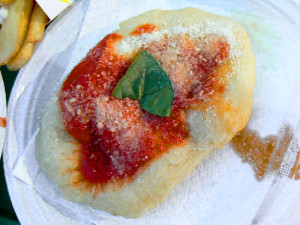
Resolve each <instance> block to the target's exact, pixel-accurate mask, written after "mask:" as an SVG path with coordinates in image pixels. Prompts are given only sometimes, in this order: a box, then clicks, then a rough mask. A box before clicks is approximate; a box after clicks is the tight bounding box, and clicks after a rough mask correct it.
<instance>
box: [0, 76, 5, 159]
mask: <svg viewBox="0 0 300 225" xmlns="http://www.w3.org/2000/svg"><path fill="white" fill-rule="evenodd" d="M4 118H5V119H6V94H5V88H4V83H3V79H2V74H1V72H0V120H2V119H4ZM5 130H6V128H5V127H1V126H0V158H1V155H2V150H3V145H4V139H5Z"/></svg>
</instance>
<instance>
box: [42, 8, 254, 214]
mask: <svg viewBox="0 0 300 225" xmlns="http://www.w3.org/2000/svg"><path fill="white" fill-rule="evenodd" d="M207 18H209V19H210V20H213V21H215V22H217V23H218V22H222V23H224V21H225V22H226V23H229V24H231V25H232V26H234V27H236V28H237V29H236V30H235V35H236V37H237V39H238V40H239V42H238V45H239V47H240V48H241V49H243V51H242V54H240V56H238V57H236V58H235V59H234V60H232V66H231V67H232V69H233V71H231V72H230V71H229V70H228V68H226V67H224V68H220V69H219V70H220V71H219V72H220V73H230V78H229V79H228V83H227V85H226V92H225V96H224V97H222V96H215V97H214V98H213V99H212V100H210V101H207V102H206V103H205V104H202V105H199V107H198V108H197V109H193V110H189V111H188V112H187V121H188V125H189V129H190V136H191V140H187V141H186V142H185V143H184V144H183V145H181V146H178V147H174V148H172V149H171V150H170V151H169V152H168V153H165V154H164V155H163V156H162V157H160V158H158V159H156V160H154V161H153V162H151V163H150V164H149V165H147V166H146V167H145V168H144V170H143V171H142V172H140V173H137V175H136V178H135V179H134V181H133V182H130V183H128V184H126V185H123V186H122V187H121V188H116V185H115V184H114V183H113V182H112V183H111V184H109V185H108V187H107V188H106V191H105V192H99V193H98V194H97V195H96V196H93V194H92V192H91V191H86V190H84V189H81V188H78V187H75V186H74V185H73V184H72V181H73V178H74V177H76V174H75V173H68V171H71V170H74V168H76V167H78V161H77V160H75V158H77V159H78V157H79V154H80V146H79V145H78V143H77V142H76V140H74V139H73V138H72V137H71V136H70V135H69V134H68V133H67V131H66V130H65V127H64V123H63V119H62V116H61V111H60V107H59V104H58V97H57V96H54V97H52V98H51V99H50V100H49V101H48V103H47V104H46V107H45V110H44V113H43V116H42V121H41V128H40V132H39V134H38V137H37V144H36V155H37V158H38V159H39V161H40V165H41V167H42V169H43V171H44V172H45V173H46V174H47V175H48V177H49V178H50V179H51V180H53V181H54V183H56V184H57V185H58V186H59V187H60V191H61V194H62V195H63V197H64V198H66V199H67V200H70V201H73V202H80V203H84V204H88V205H90V206H92V207H94V208H97V209H101V210H105V211H107V212H109V213H111V214H113V215H121V216H124V217H139V216H141V215H143V214H145V213H147V212H149V211H150V210H151V209H152V208H154V207H155V206H157V205H158V204H159V203H160V202H162V201H163V200H165V199H166V198H167V196H168V194H169V192H170V191H171V190H172V189H173V188H174V187H176V186H177V185H178V184H179V182H180V181H181V180H182V179H183V178H185V177H187V176H188V175H189V174H190V173H191V172H192V171H193V169H194V168H195V167H196V166H197V165H198V164H199V163H200V162H201V161H202V160H203V159H205V158H206V157H207V156H208V155H209V153H210V152H211V151H213V150H215V149H218V148H221V147H222V146H223V145H224V144H226V143H227V142H229V141H230V140H231V138H232V137H233V136H234V135H235V134H236V133H237V132H238V131H240V130H241V129H243V128H244V127H245V125H246V124H247V122H248V119H249V117H250V114H251V109H252V96H253V89H254V81H255V59H254V55H253V53H252V49H251V45H250V41H249V38H248V35H247V34H246V32H245V31H244V30H243V29H242V27H241V26H240V25H238V24H236V23H234V22H233V21H231V20H230V19H228V18H224V17H221V16H217V15H213V14H210V13H207V12H204V11H202V10H198V9H192V8H189V9H182V10H174V11H163V10H154V11H149V12H146V13H145V14H143V15H140V16H138V17H135V18H132V19H129V20H128V21H125V22H123V23H121V24H120V28H121V30H119V31H117V33H120V34H122V35H124V36H126V35H129V34H130V32H132V31H133V30H135V28H136V27H137V26H139V25H141V24H145V23H151V24H154V25H156V26H158V27H159V28H160V29H170V28H171V27H174V26H178V25H183V26H189V24H193V25H195V24H198V25H199V27H200V28H201V27H202V26H205V21H206V20H207ZM77 175H78V174H77Z"/></svg>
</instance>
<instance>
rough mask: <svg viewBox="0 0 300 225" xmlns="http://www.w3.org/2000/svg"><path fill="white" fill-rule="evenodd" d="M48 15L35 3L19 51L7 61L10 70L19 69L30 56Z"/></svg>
mask: <svg viewBox="0 0 300 225" xmlns="http://www.w3.org/2000/svg"><path fill="white" fill-rule="evenodd" d="M47 23H48V17H47V15H46V14H45V13H44V11H43V10H42V9H41V7H40V6H39V5H38V4H37V3H35V5H34V8H33V11H32V14H31V19H30V23H29V28H28V33H27V38H26V40H25V42H24V44H23V46H22V47H21V48H20V50H19V52H18V53H17V54H16V55H15V56H14V58H12V59H11V60H10V61H9V62H8V63H7V68H8V69H9V70H11V71H16V70H19V69H20V68H21V67H22V66H23V65H25V64H26V63H27V62H28V61H29V59H30V58H31V56H32V54H33V50H34V43H36V42H39V41H41V40H42V38H43V35H44V31H45V26H46V24H47Z"/></svg>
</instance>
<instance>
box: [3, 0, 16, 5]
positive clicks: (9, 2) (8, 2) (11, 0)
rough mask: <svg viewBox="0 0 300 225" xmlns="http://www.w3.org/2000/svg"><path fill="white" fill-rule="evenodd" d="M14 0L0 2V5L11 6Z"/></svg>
mask: <svg viewBox="0 0 300 225" xmlns="http://www.w3.org/2000/svg"><path fill="white" fill-rule="evenodd" d="M13 2H14V0H0V4H11V3H13Z"/></svg>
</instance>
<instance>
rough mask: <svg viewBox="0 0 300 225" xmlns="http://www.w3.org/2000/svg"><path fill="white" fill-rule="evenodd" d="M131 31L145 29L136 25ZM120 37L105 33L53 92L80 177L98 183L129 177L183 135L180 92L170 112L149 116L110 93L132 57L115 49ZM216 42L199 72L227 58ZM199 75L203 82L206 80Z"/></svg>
mask: <svg viewBox="0 0 300 225" xmlns="http://www.w3.org/2000/svg"><path fill="white" fill-rule="evenodd" d="M150 28H151V27H150ZM151 29H152V28H151ZM137 32H139V33H141V32H145V28H141V27H138V28H137ZM120 39H122V36H120V35H118V34H110V35H107V36H106V37H105V38H104V39H103V40H102V41H101V42H100V43H99V44H98V45H97V46H95V47H94V48H93V49H92V50H91V51H90V52H89V53H88V55H87V56H86V58H85V59H84V60H83V61H82V62H81V63H80V64H78V65H77V66H76V67H75V68H74V69H73V71H72V72H71V73H70V74H69V76H68V77H67V79H66V80H65V82H64V83H63V86H62V89H61V92H60V96H59V101H60V106H61V109H62V115H63V119H64V123H65V126H66V129H67V131H68V132H69V134H70V135H71V136H73V137H74V138H75V139H76V140H77V141H78V142H79V143H80V144H81V162H80V164H81V165H80V172H81V174H82V176H83V179H84V180H85V181H87V182H89V183H95V184H100V185H102V187H103V185H105V184H107V182H108V181H110V180H121V179H125V178H126V179H131V178H132V177H133V175H134V174H135V173H136V172H137V171H138V169H139V168H141V167H142V166H144V165H146V164H147V163H149V162H150V161H151V160H154V159H155V158H157V157H159V156H161V155H162V154H163V153H165V152H167V151H168V150H169V149H170V148H171V147H172V146H174V145H180V144H182V143H183V142H184V140H186V139H187V138H188V129H187V124H186V119H185V113H184V111H185V110H186V109H187V108H188V107H189V106H190V104H188V103H185V104H181V103H180V102H184V101H183V99H182V98H185V96H175V97H176V99H177V101H174V102H173V109H172V113H171V115H170V117H159V116H156V115H152V114H150V113H148V112H146V111H144V110H142V109H141V108H140V106H139V102H138V101H134V100H132V99H129V98H126V99H124V100H120V99H117V98H114V97H113V96H112V92H113V90H114V88H115V87H116V85H117V83H118V81H119V80H120V79H121V78H122V76H123V75H124V74H125V73H126V70H127V69H128V67H129V65H130V63H131V61H132V59H129V58H125V57H124V56H119V55H117V54H116V53H115V51H114V45H115V43H116V41H118V40H120ZM220 45H221V46H222V47H220V48H216V49H218V51H220V53H219V52H218V54H215V55H214V56H213V57H214V58H213V59H212V60H205V63H206V64H205V65H206V67H207V68H205V71H212V70H213V68H215V67H217V66H219V64H220V63H222V62H223V61H224V60H225V59H226V57H228V51H229V45H224V44H223V43H220ZM223 46H225V47H223ZM226 46H227V47H226ZM222 56H224V58H222V59H220V57H222ZM199 60H202V59H199ZM203 62H204V61H203ZM203 62H202V63H201V62H200V63H198V64H199V65H202V64H203ZM209 62H211V63H209ZM199 70H200V69H199ZM202 70H204V69H203V68H201V71H202ZM202 72H203V71H202ZM203 73H204V72H203ZM204 75H205V76H203V77H202V78H201V79H202V80H201V81H202V82H203V83H204V84H205V82H206V80H209V82H212V81H211V80H212V79H211V77H210V78H209V75H208V74H205V73H204ZM199 79H200V78H199ZM213 80H218V79H213ZM204 87H206V86H205V85H204ZM209 87H211V89H212V88H213V85H210V86H209ZM191 97H193V96H191ZM199 101H201V99H200V98H199V99H198V102H199ZM193 102H195V101H193Z"/></svg>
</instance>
